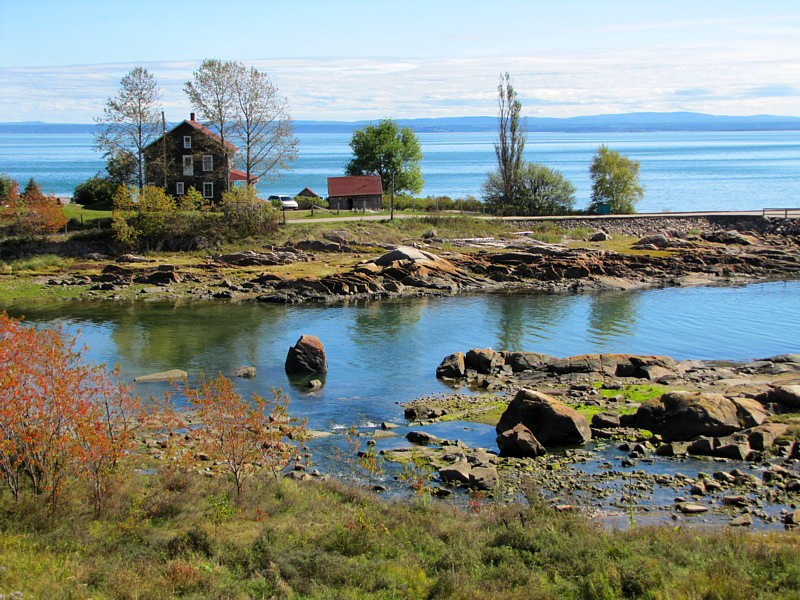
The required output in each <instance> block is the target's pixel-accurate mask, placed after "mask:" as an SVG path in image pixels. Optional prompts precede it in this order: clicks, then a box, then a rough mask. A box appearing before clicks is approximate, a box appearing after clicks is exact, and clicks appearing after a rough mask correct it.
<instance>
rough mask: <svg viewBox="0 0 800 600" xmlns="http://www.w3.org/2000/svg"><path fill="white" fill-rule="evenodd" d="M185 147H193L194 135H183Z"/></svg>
mask: <svg viewBox="0 0 800 600" xmlns="http://www.w3.org/2000/svg"><path fill="white" fill-rule="evenodd" d="M183 147H184V148H191V147H192V136H190V135H185V136H183Z"/></svg>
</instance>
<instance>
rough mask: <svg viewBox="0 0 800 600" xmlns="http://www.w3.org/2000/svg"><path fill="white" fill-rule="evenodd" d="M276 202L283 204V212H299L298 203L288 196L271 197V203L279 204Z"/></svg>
mask: <svg viewBox="0 0 800 600" xmlns="http://www.w3.org/2000/svg"><path fill="white" fill-rule="evenodd" d="M276 200H277V201H278V202H280V203H281V207H282V208H283V210H297V209H298V208H299V207H298V206H297V201H296V200H294V199H293V198H292V197H291V196H288V195H286V194H276V195H274V196H270V197H269V201H270V202H272V203H273V204H277V202H276Z"/></svg>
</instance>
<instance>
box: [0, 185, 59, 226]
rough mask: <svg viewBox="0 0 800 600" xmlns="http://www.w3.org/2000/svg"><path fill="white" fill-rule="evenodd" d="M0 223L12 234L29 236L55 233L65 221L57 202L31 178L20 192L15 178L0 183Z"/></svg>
mask: <svg viewBox="0 0 800 600" xmlns="http://www.w3.org/2000/svg"><path fill="white" fill-rule="evenodd" d="M1 187H2V189H1V190H0V191H2V197H0V226H4V227H7V228H9V229H10V231H11V232H12V233H14V234H16V235H19V236H23V237H28V238H33V237H36V236H43V235H47V234H49V233H55V232H56V231H58V230H59V229H61V228H62V227H63V226H64V224H65V223H66V222H67V218H66V216H64V211H63V210H62V208H61V204H60V203H59V201H58V199H57V198H56V197H55V196H48V195H46V194H45V193H44V192H43V191H42V188H41V187H40V186H39V185H38V184H37V183H36V182H35V181H34V180H33V179H31V180H30V181H29V182H28V185H27V186H25V190H24V191H23V192H22V193H21V194H20V193H19V185H18V184H17V182H16V181H13V180H10V179H9V180H8V184H7V185H3V186H1Z"/></svg>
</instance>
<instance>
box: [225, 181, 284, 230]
mask: <svg viewBox="0 0 800 600" xmlns="http://www.w3.org/2000/svg"><path fill="white" fill-rule="evenodd" d="M221 208H222V214H223V216H224V219H225V224H226V226H227V229H228V232H229V237H230V238H232V239H235V238H240V237H248V236H252V235H264V234H267V233H272V232H273V231H275V230H276V229H277V228H278V224H279V222H280V213H279V212H278V211H276V210H275V209H274V208H273V206H272V205H271V204H269V203H268V202H264V201H263V200H262V199H261V198H259V197H258V193H257V192H256V189H255V188H254V187H246V188H241V187H232V188H231V189H230V190H228V191H227V192H225V193H223V194H222V207H221Z"/></svg>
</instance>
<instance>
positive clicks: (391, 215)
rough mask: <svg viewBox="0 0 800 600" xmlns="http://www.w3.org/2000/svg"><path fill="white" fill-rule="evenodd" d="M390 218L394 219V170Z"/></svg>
mask: <svg viewBox="0 0 800 600" xmlns="http://www.w3.org/2000/svg"><path fill="white" fill-rule="evenodd" d="M389 220H390V221H393V220H394V172H393V173H392V196H391V200H389Z"/></svg>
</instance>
